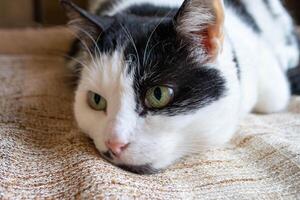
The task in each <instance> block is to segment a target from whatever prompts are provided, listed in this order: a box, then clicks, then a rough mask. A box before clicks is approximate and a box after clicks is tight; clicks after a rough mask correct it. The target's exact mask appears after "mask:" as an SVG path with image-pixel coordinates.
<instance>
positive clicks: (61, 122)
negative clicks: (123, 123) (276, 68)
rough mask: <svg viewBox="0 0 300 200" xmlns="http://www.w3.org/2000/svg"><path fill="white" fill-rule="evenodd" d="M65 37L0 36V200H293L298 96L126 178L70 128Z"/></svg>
mask: <svg viewBox="0 0 300 200" xmlns="http://www.w3.org/2000/svg"><path fill="white" fill-rule="evenodd" d="M70 39H71V37H70V34H69V33H68V32H67V31H66V30H65V29H62V28H56V29H46V30H45V29H41V30H20V31H0V199H20V198H22V199H42V198H49V199H58V198H63V199H69V198H70V199H90V198H95V199H103V198H104V199H120V198H121V199H134V198H137V199H257V198H259V199H280V198H283V199H297V198H298V199H300V98H296V97H295V98H294V99H293V101H292V102H291V105H290V107H289V109H288V110H287V111H285V112H283V113H279V114H273V115H267V116H263V115H250V116H249V117H247V119H245V120H244V121H243V122H242V123H241V126H240V130H239V131H238V133H237V134H236V136H235V138H234V139H233V140H232V142H231V144H228V145H227V146H226V147H223V148H219V149H213V150H209V151H207V152H205V153H203V154H202V155H194V156H191V157H189V158H186V159H185V160H182V161H181V162H179V163H177V164H176V165H173V166H171V167H170V168H169V169H168V170H166V171H165V172H163V173H160V174H156V175H151V176H146V175H145V176H141V175H135V174H131V173H128V172H126V171H122V170H120V169H119V168H116V167H114V166H112V165H111V164H108V163H107V162H105V161H104V160H103V159H102V158H101V157H100V156H99V154H98V153H97V151H96V149H95V147H94V145H93V143H92V142H91V141H90V140H89V139H88V138H86V137H85V136H84V135H82V134H81V133H80V132H79V131H78V129H77V128H76V125H75V123H74V119H73V115H72V101H73V90H74V89H72V87H70V85H69V76H68V71H67V70H66V67H65V62H64V57H63V55H64V54H65V53H66V52H67V49H68V48H69V43H70ZM220 134H222V133H220Z"/></svg>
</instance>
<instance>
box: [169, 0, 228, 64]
mask: <svg viewBox="0 0 300 200" xmlns="http://www.w3.org/2000/svg"><path fill="white" fill-rule="evenodd" d="M224 20H225V11H224V3H223V0H185V1H184V3H183V5H182V6H181V8H180V9H179V11H178V13H177V15H176V16H175V19H174V21H175V25H176V30H177V32H178V33H179V34H180V35H182V36H184V37H186V38H189V39H192V40H193V41H194V43H195V44H196V47H198V48H199V47H200V48H201V49H202V51H203V52H202V53H203V55H204V56H205V57H206V60H207V61H210V62H214V61H215V60H216V58H217V57H218V55H219V53H220V52H221V51H222V46H223V40H224Z"/></svg>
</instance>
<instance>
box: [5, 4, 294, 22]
mask: <svg viewBox="0 0 300 200" xmlns="http://www.w3.org/2000/svg"><path fill="white" fill-rule="evenodd" d="M73 1H74V2H76V3H77V4H79V5H80V6H82V7H87V4H88V0H73ZM170 1H172V0H170ZM249 1H251V0H249ZM283 1H284V4H285V5H286V6H287V7H288V8H289V10H290V11H291V13H292V15H293V16H294V17H295V19H296V21H297V22H298V24H300V0H283ZM65 22H66V18H65V15H64V13H63V11H62V9H61V8H60V6H59V0H0V28H3V27H4V28H12V27H26V26H51V25H57V24H64V23H65Z"/></svg>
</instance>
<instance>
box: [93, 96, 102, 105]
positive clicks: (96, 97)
mask: <svg viewBox="0 0 300 200" xmlns="http://www.w3.org/2000/svg"><path fill="white" fill-rule="evenodd" d="M94 100H95V103H96V104H99V103H100V100H101V97H100V96H99V95H97V94H95V95H94Z"/></svg>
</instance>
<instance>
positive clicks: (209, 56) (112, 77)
mask: <svg viewBox="0 0 300 200" xmlns="http://www.w3.org/2000/svg"><path fill="white" fill-rule="evenodd" d="M61 3H62V5H63V7H64V8H65V10H66V12H67V14H68V16H69V18H70V20H71V21H70V24H71V26H72V27H73V28H74V29H75V30H76V32H77V34H78V35H79V39H80V43H81V47H80V51H79V52H77V53H76V58H75V60H76V61H77V62H79V63H81V64H80V65H78V64H74V65H73V67H76V68H77V69H79V77H80V78H79V83H78V88H77V91H76V98H75V105H74V109H75V116H76V120H77V122H78V125H79V127H80V128H81V129H82V130H83V132H85V133H86V134H88V135H89V136H90V137H91V138H92V139H93V140H94V143H95V145H96V147H97V149H98V150H99V151H100V152H101V154H102V156H104V157H105V158H106V159H107V160H109V161H110V162H112V163H113V164H115V165H117V166H120V167H122V168H124V169H127V170H130V171H133V172H136V173H153V172H156V171H158V170H160V169H163V168H166V167H167V166H168V165H170V164H172V163H173V162H174V161H176V160H178V159H180V158H181V157H183V156H185V155H188V154H190V153H194V152H198V151H201V150H203V149H205V148H207V147H212V146H216V145H221V144H224V143H226V142H228V141H229V140H230V139H231V138H232V136H233V134H234V133H235V131H236V129H237V126H238V123H239V121H240V120H241V119H243V117H245V115H247V114H248V113H249V112H251V111H255V112H259V113H273V112H278V111H281V110H283V109H285V107H286V106H287V104H288V102H289V100H290V97H291V90H290V85H289V82H288V79H287V76H286V72H287V70H288V69H290V68H293V67H295V66H296V65H297V64H298V57H299V51H298V45H297V42H296V40H297V37H296V34H295V30H294V26H293V22H292V19H291V17H290V16H289V15H288V13H287V11H286V10H285V9H284V8H283V6H282V3H281V2H280V0H224V1H223V0H185V1H183V0H106V1H105V0H96V1H94V3H93V4H92V5H91V12H90V13H89V12H86V11H84V10H82V9H81V8H79V7H77V6H76V5H74V4H73V3H72V2H71V1H69V0H61ZM92 13H94V14H92ZM77 43H78V42H77Z"/></svg>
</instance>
